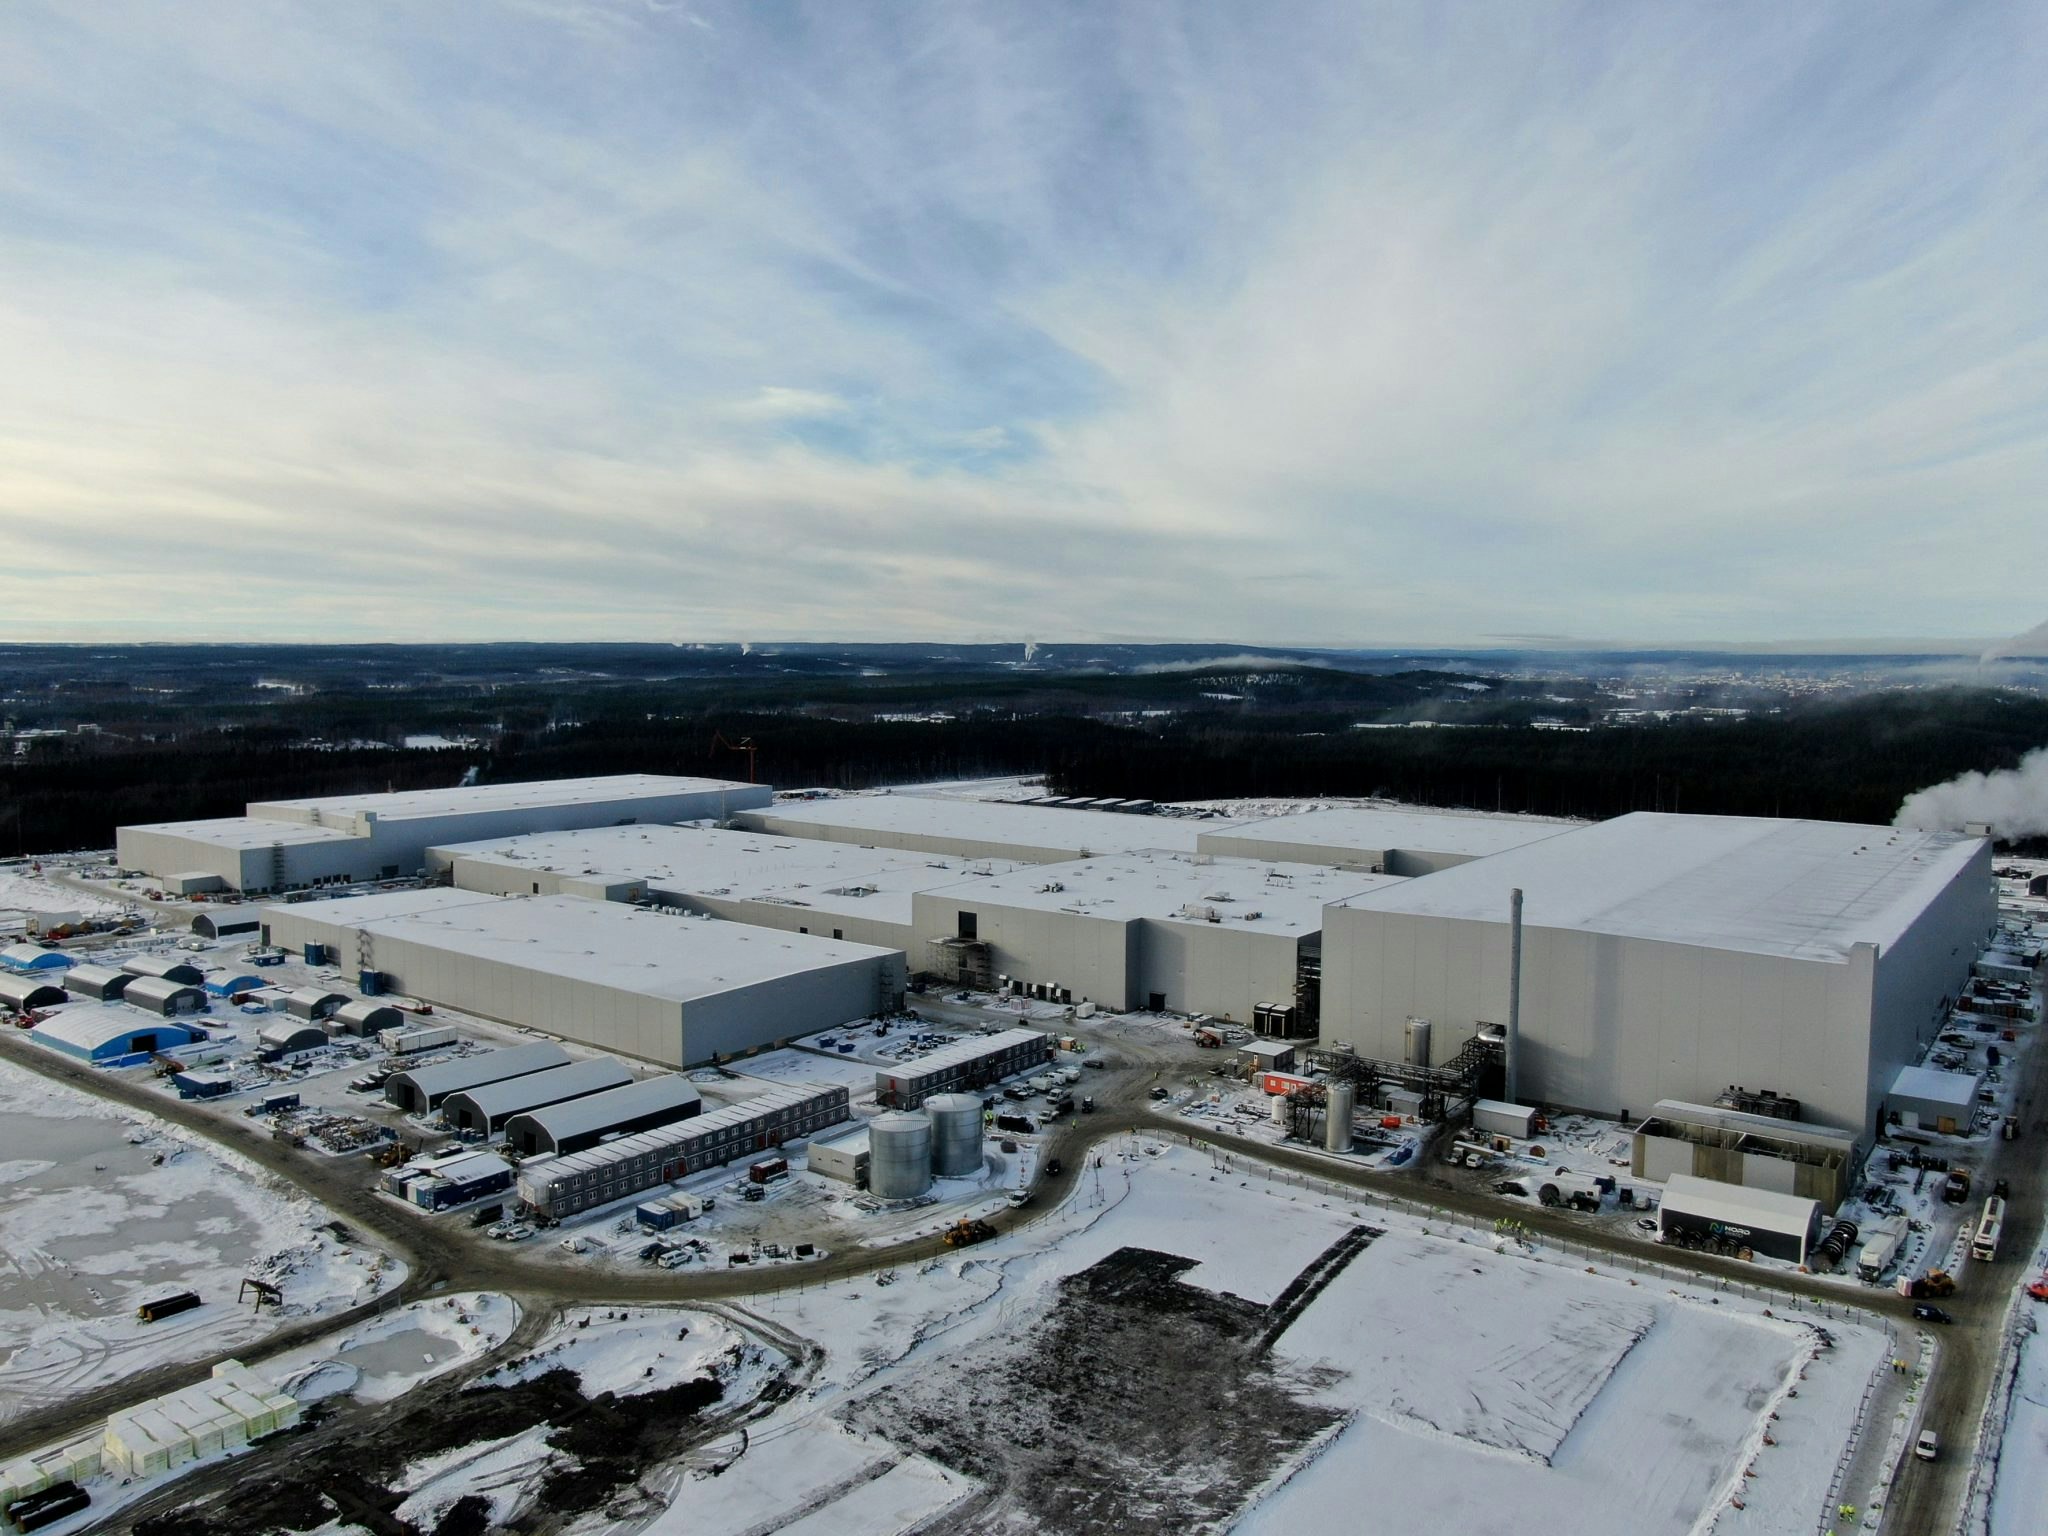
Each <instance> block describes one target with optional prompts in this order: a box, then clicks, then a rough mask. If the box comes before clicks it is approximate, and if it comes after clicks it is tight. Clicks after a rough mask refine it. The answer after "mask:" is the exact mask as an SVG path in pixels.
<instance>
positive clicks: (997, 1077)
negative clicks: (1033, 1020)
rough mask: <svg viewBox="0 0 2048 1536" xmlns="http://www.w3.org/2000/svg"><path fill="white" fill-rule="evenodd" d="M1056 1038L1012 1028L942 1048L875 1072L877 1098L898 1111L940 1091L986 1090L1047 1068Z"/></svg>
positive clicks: (1034, 1031)
mask: <svg viewBox="0 0 2048 1536" xmlns="http://www.w3.org/2000/svg"><path fill="white" fill-rule="evenodd" d="M1052 1051H1053V1037H1052V1036H1051V1035H1049V1034H1047V1033H1045V1032H1044V1031H1043V1030H1038V1029H1006V1030H1003V1031H1001V1032H1000V1033H998V1034H993V1035H983V1036H981V1037H980V1038H979V1039H975V1040H962V1041H959V1042H958V1043H957V1044H954V1045H947V1046H941V1047H940V1048H939V1049H938V1050H936V1051H933V1052H932V1053H931V1054H930V1055H929V1056H924V1057H921V1058H919V1059H918V1060H917V1061H914V1062H909V1063H906V1064H904V1065H902V1066H898V1067H888V1068H884V1069H882V1070H880V1071H877V1072H876V1073H875V1097H876V1099H877V1100H878V1101H879V1102H881V1103H883V1104H886V1105H888V1106H890V1107H891V1108H893V1109H916V1108H917V1107H918V1106H919V1105H920V1104H922V1103H924V1101H925V1100H926V1099H928V1098H930V1097H931V1096H932V1095H933V1094H935V1093H953V1092H955V1091H966V1090H969V1089H975V1088H985V1087H987V1086H988V1085H989V1084H990V1083H996V1082H1001V1081H1002V1080H1003V1079H1004V1078H1006V1077H1015V1076H1016V1075H1017V1074H1018V1073H1019V1072H1029V1071H1039V1070H1042V1069H1043V1068H1044V1066H1045V1064H1046V1062H1047V1061H1048V1060H1050V1059H1051V1057H1052Z"/></svg>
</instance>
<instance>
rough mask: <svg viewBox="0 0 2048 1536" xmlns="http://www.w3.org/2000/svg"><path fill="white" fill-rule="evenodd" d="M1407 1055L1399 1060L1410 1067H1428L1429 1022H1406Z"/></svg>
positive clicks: (1411, 1020) (1423, 1020) (1420, 1020)
mask: <svg viewBox="0 0 2048 1536" xmlns="http://www.w3.org/2000/svg"><path fill="white" fill-rule="evenodd" d="M1406 1044H1407V1053H1406V1054H1405V1055H1404V1056H1403V1057H1402V1058H1401V1059H1402V1060H1403V1061H1405V1062H1407V1063H1408V1065H1409V1066H1411V1067H1426V1066H1428V1065H1429V1020H1427V1019H1410V1020H1409V1021H1408V1034H1407V1041H1406Z"/></svg>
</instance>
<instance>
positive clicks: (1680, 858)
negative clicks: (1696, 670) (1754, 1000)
mask: <svg viewBox="0 0 2048 1536" xmlns="http://www.w3.org/2000/svg"><path fill="white" fill-rule="evenodd" d="M1983 846H1984V840H1983V839H1982V838H1974V837H1963V836H1960V835H1958V834H1956V833H1952V832H1914V831H1908V830H1906V829H1904V828H1896V827H1866V826H1857V825H1854V824H1852V823H1848V822H1835V821H1777V820H1771V819H1767V818H1762V817H1746V816H1674V815H1663V814H1656V813H1652V812H1647V811H1639V812H1637V813H1635V814H1634V815H1629V816H1619V817H1616V818H1615V819H1614V820H1612V821H1603V822H1599V823H1597V824H1595V825H1593V826H1589V827H1581V828H1578V829H1576V830H1574V831H1568V832H1563V833H1560V834H1559V835H1558V836H1556V837H1547V838H1544V839H1543V840H1542V841H1540V842H1535V843H1530V844H1528V845H1527V846H1525V847H1521V848H1516V849H1511V850H1509V851H1508V852H1505V853H1498V854H1495V855H1493V856H1492V857H1490V858H1484V859H1476V860H1474V861H1473V862H1471V863H1469V864H1460V865H1458V866H1456V867H1455V868H1452V869H1446V870H1440V871H1439V872H1437V873H1436V874H1433V875H1423V876H1420V877H1419V878H1417V879H1414V880H1405V881H1402V882H1401V883H1399V884H1398V885H1394V886H1389V887H1387V888H1384V889H1381V890H1376V891H1369V892H1367V893H1366V894H1364V895H1362V896H1355V897H1352V898H1350V899H1349V900H1347V901H1345V902H1344V903H1343V905H1344V906H1346V907H1350V908H1354V909H1358V910H1361V911H1375V912H1401V913H1410V914H1414V915H1417V916H1425V917H1448V918H1462V919H1465V920H1468V921H1477V922H1497V923H1501V924H1505V923H1506V922H1507V920H1508V893H1509V891H1510V890H1513V889H1517V888H1519V889H1520V890H1521V891H1522V892H1523V895H1524V907H1523V921H1524V922H1525V923H1526V924H1527V925H1528V926H1530V927H1532V928H1559V929H1580V930H1583V931H1586V932H1590V933H1610V934H1619V935H1622V936H1625V937H1631V938H1643V939H1657V940H1663V941H1667V942H1670V943H1675V944H1695V945H1701V946H1704V947H1708V948H1715V949H1737V950H1746V951H1750V952H1753V953H1757V954H1769V955H1783V956H1788V957H1792V958H1797V959H1804V960H1842V959H1845V958H1847V956H1848V954H1849V951H1850V950H1851V949H1852V948H1853V947H1854V946H1855V945H1857V944H1863V943H1870V944H1877V945H1880V946H1882V947H1886V948H1889V947H1890V946H1891V945H1892V944H1893V943H1894V942H1896V941H1897V939H1898V938H1899V936H1900V935H1901V934H1903V933H1904V932H1905V931H1906V929H1907V928H1908V927H1910V926H1911V925H1912V923H1913V922H1914V921H1915V919H1917V918H1918V917H1919V916H1920V914H1921V913H1922V912H1924V911H1925V910H1926V909H1927V907H1928V906H1929V904H1930V903H1932V902H1933V901H1934V900H1935V899H1936V898H1937V897H1939V896H1940V894H1941V893H1942V892H1943V891H1944V890H1945V889H1946V888H1947V887H1948V885H1949V884H1950V882H1951V881H1953V880H1954V879H1955V878H1956V876H1957V875H1958V874H1960V873H1961V872H1962V871H1963V870H1964V869H1966V868H1967V867H1968V866H1969V864H1970V861H1971V860H1972V859H1973V858H1975V857H1976V856H1977V853H1978V851H1979V850H1980V849H1981V848H1983Z"/></svg>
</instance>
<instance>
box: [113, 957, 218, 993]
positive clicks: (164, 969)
mask: <svg viewBox="0 0 2048 1536" xmlns="http://www.w3.org/2000/svg"><path fill="white" fill-rule="evenodd" d="M121 969H122V970H124V971H126V972H127V973H128V974H129V975H130V976H136V977H149V978H151V979H153V980H156V981H175V982H177V983H178V985H180V986H183V987H196V986H199V985H201V984H202V983H204V982H205V980H206V973H205V972H204V971H202V970H200V969H199V967H198V966H196V965H194V964H192V962H191V961H189V960H180V959H179V958H178V957H177V956H176V955H136V956H135V957H133V958H132V959H128V960H123V961H122V962H121Z"/></svg>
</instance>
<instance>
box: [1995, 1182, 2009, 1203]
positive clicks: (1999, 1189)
mask: <svg viewBox="0 0 2048 1536" xmlns="http://www.w3.org/2000/svg"><path fill="white" fill-rule="evenodd" d="M1991 1193H1993V1194H1994V1195H1996V1196H1998V1198H1999V1199H2001V1200H2005V1199H2008V1198H2010V1197H2011V1195H2012V1191H2011V1190H2010V1189H2008V1188H2007V1187H2006V1182H2005V1180H2004V1179H1998V1180H1996V1181H1994V1182H1993V1184H1992V1186H1991Z"/></svg>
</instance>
